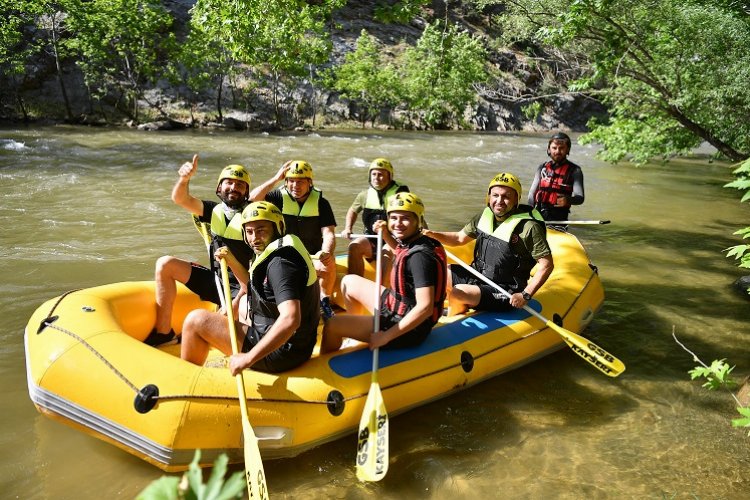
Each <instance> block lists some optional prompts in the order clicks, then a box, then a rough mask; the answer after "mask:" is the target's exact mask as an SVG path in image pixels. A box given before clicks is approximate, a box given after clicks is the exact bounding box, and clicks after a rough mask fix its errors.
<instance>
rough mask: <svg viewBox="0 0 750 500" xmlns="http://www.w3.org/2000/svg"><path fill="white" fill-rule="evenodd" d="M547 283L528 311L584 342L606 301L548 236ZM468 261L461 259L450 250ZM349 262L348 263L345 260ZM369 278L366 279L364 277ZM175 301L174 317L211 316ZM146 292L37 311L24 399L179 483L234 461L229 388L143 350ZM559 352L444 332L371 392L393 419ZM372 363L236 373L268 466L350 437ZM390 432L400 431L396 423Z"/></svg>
mask: <svg viewBox="0 0 750 500" xmlns="http://www.w3.org/2000/svg"><path fill="white" fill-rule="evenodd" d="M548 236H549V242H550V245H551V247H552V249H553V256H554V261H555V270H554V272H553V273H552V275H551V276H550V278H549V280H548V281H547V283H546V284H545V285H544V287H543V288H542V289H541V290H540V291H539V292H538V293H537V295H536V296H535V297H534V299H533V300H532V302H531V306H532V307H533V308H534V309H535V310H537V311H539V312H541V314H542V315H544V316H545V317H547V318H549V319H553V318H554V320H555V321H557V322H560V323H559V324H561V325H562V326H563V327H564V328H566V329H568V330H570V331H573V332H580V331H582V330H583V329H584V328H585V327H586V326H587V325H588V324H589V322H590V321H591V320H592V318H593V316H594V314H595V312H596V311H597V310H598V309H599V307H600V306H601V304H602V302H603V300H604V291H603V289H602V285H601V282H600V280H599V277H598V275H597V273H596V268H595V267H594V266H592V265H591V263H590V262H589V259H588V256H587V255H586V252H585V251H584V249H583V248H582V246H581V245H580V243H579V242H578V240H577V239H576V238H575V236H573V235H571V234H567V233H561V232H558V231H554V230H549V231H548ZM450 250H451V251H452V252H453V253H454V254H457V255H458V256H459V257H460V258H462V259H465V260H466V261H470V256H471V251H472V248H471V247H470V246H466V247H462V248H452V249H450ZM344 261H345V259H344ZM370 272H372V270H370ZM212 306H213V305H212V304H209V303H206V302H201V301H200V300H199V299H198V298H197V297H196V296H195V295H193V294H192V293H190V292H189V291H188V290H187V289H185V288H184V287H181V288H180V289H179V297H178V299H177V302H176V306H175V309H174V315H173V327H174V329H175V331H178V332H179V331H181V327H182V321H183V318H184V317H185V315H186V314H187V313H188V312H189V311H190V310H192V309H195V308H210V307H212ZM155 314H156V313H155V306H154V284H153V282H129V283H115V284H110V285H104V286H99V287H95V288H90V289H86V290H78V291H73V292H68V293H66V294H64V295H62V296H60V297H56V298H54V299H52V300H49V301H47V302H46V303H44V304H42V305H41V306H40V307H39V308H38V309H37V311H36V312H35V313H34V314H33V316H32V317H31V319H30V320H29V323H28V325H27V327H26V331H25V349H26V366H27V374H28V385H29V394H30V396H31V399H32V401H33V402H34V404H35V405H36V407H37V408H38V409H39V411H40V412H42V413H43V414H45V415H47V416H49V417H51V418H53V419H55V420H59V421H62V422H64V423H66V424H68V425H70V426H73V427H75V428H78V429H81V430H83V431H84V432H87V433H89V434H92V435H94V436H96V437H98V438H100V439H103V440H105V441H108V442H110V443H112V444H114V445H116V446H118V447H120V448H122V449H124V450H125V451H127V452H129V453H132V454H134V455H136V456H138V457H140V458H142V459H144V460H146V461H148V462H150V463H152V464H153V465H155V466H157V467H159V468H161V469H163V470H165V471H177V470H183V469H185V468H186V467H187V465H188V464H189V463H190V461H191V460H192V458H193V454H194V451H195V450H196V449H201V450H202V455H201V458H202V460H203V461H204V463H205V464H206V465H208V464H211V463H212V462H213V461H214V460H215V458H216V457H217V456H218V455H219V454H220V453H222V452H224V453H227V454H228V455H229V457H230V461H232V462H242V461H243V438H242V424H241V419H240V409H239V404H238V399H237V391H236V381H235V379H234V377H232V376H231V374H230V373H229V370H228V369H227V368H226V367H225V364H224V358H223V356H222V355H221V354H220V353H218V352H213V353H212V355H211V356H210V357H209V359H208V361H207V362H206V365H205V366H196V365H193V364H190V363H188V362H185V361H182V360H181V359H180V357H179V346H176V345H174V346H166V347H162V348H160V349H157V348H153V347H150V346H148V345H146V344H144V343H143V340H144V339H145V338H146V336H147V334H148V332H149V331H150V330H151V328H152V326H153V324H154V321H155ZM563 346H565V344H564V343H563V341H562V339H561V337H560V335H558V333H556V332H555V331H553V330H552V329H550V328H548V327H546V326H545V324H544V323H543V322H542V321H541V320H539V319H537V318H535V317H534V316H532V315H530V314H529V313H528V312H526V311H524V310H518V311H513V312H511V313H505V314H495V313H485V312H483V313H472V314H469V315H460V316H454V317H446V318H443V319H442V320H441V322H440V324H439V325H438V326H436V328H435V329H434V330H433V332H432V334H431V335H430V337H429V338H428V339H427V341H425V342H424V343H423V344H422V345H420V346H418V347H415V348H410V349H402V350H386V351H382V350H381V352H380V370H379V373H378V378H379V382H380V387H381V390H382V395H383V399H384V401H385V406H386V408H387V409H388V413H389V415H391V416H393V415H396V414H398V413H402V412H405V411H407V410H409V409H410V408H413V407H416V406H419V405H422V404H425V403H426V402H429V401H433V400H435V399H437V398H441V397H444V396H447V395H449V394H451V393H454V392H456V391H459V390H462V389H464V388H466V387H468V386H471V385H473V384H476V383H478V382H480V381H482V380H485V379H487V378H489V377H493V376H495V375H498V374H499V373H502V372H504V371H507V370H511V369H513V368H517V367H519V366H521V365H523V364H525V363H528V362H530V361H533V360H535V359H537V358H540V357H542V356H544V355H546V354H549V353H550V352H552V351H555V350H557V349H559V348H561V347H563ZM371 367H372V354H371V352H370V351H369V350H368V349H366V348H363V345H362V344H360V345H357V346H354V347H349V348H346V349H342V350H341V351H338V352H335V353H331V354H327V355H324V356H318V355H317V354H316V355H314V356H313V358H312V359H311V360H310V361H308V362H307V363H305V364H304V365H302V366H301V367H299V368H297V369H295V370H293V371H290V372H286V373H283V374H278V375H272V374H265V373H259V372H253V371H246V372H245V377H244V379H245V385H246V388H245V390H246V393H247V398H248V405H249V411H250V414H249V417H250V422H251V424H252V426H253V429H254V430H255V433H256V435H257V436H258V440H259V446H260V449H261V453H262V455H263V456H264V457H265V458H273V457H288V456H293V455H296V454H298V453H300V452H303V451H305V450H307V449H310V448H312V447H315V446H318V445H320V444H322V443H325V442H327V441H331V440H334V439H337V438H339V437H341V436H345V435H347V434H351V433H354V432H355V431H356V430H357V427H358V424H359V419H360V416H361V415H362V409H363V406H364V404H365V400H366V398H367V394H368V391H369V388H370V381H371V380H370V372H371ZM396 422H397V421H396Z"/></svg>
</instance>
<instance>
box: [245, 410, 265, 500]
mask: <svg viewBox="0 0 750 500" xmlns="http://www.w3.org/2000/svg"><path fill="white" fill-rule="evenodd" d="M242 423H243V426H242V434H243V435H244V438H245V479H246V480H247V494H248V496H249V497H250V498H251V499H253V500H254V499H262V500H268V488H267V487H266V474H265V472H264V470H263V460H262V459H261V458H260V450H259V449H258V438H256V437H255V433H254V432H253V428H252V427H250V425H249V423H248V422H247V421H246V420H245V421H243V422H242Z"/></svg>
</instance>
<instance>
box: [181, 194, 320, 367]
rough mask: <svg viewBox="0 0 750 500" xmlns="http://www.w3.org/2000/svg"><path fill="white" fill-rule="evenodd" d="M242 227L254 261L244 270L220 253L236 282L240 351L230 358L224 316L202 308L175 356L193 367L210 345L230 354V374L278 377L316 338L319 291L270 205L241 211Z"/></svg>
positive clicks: (307, 262)
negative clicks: (247, 372)
mask: <svg viewBox="0 0 750 500" xmlns="http://www.w3.org/2000/svg"><path fill="white" fill-rule="evenodd" d="M241 217H242V227H243V232H244V237H245V240H246V241H247V244H248V245H250V247H252V249H253V252H254V253H255V259H254V260H253V264H252V266H251V267H250V270H249V272H248V271H247V270H246V269H245V268H244V267H243V266H242V265H241V263H240V262H238V261H237V259H235V258H234V256H233V255H232V254H231V253H230V252H228V251H226V249H222V250H220V251H217V255H216V258H217V259H221V258H225V259H227V264H228V265H229V267H231V268H232V269H233V270H234V272H235V274H236V275H237V277H238V278H239V279H241V280H242V284H243V285H242V292H241V295H242V300H240V303H239V307H238V309H239V311H238V312H239V314H238V321H237V323H236V325H235V326H236V333H237V345H239V346H241V349H240V350H241V353H239V354H236V355H232V344H231V340H230V338H229V326H228V324H227V317H226V315H224V314H222V313H217V312H210V311H207V310H205V309H196V310H194V311H191V312H190V313H189V314H188V315H187V317H186V318H185V324H184V326H183V333H182V336H183V340H182V346H181V352H180V356H181V357H182V359H185V360H187V361H190V362H191V363H195V364H198V365H202V364H203V363H204V362H205V361H206V357H207V356H208V351H209V349H210V347H211V346H213V347H216V348H217V349H219V350H220V351H221V352H223V353H224V354H226V355H228V356H230V355H231V358H230V359H229V368H230V369H231V371H232V374H233V375H236V374H238V373H239V372H240V371H242V370H244V369H246V368H252V369H253V370H258V371H264V372H270V373H278V372H283V371H286V370H291V369H292V368H295V367H297V366H299V365H301V364H302V363H304V362H305V361H306V360H308V359H310V356H311V355H312V351H313V347H314V346H315V341H316V339H317V333H318V322H319V320H320V308H319V305H318V301H319V296H320V290H319V285H318V280H317V277H316V275H315V268H314V267H313V263H312V260H311V259H310V255H309V254H308V253H307V250H305V247H304V245H303V244H302V241H301V240H300V239H299V238H298V237H297V236H295V235H292V234H286V235H285V234H284V217H283V216H282V214H281V211H280V210H279V209H278V208H277V207H276V206H275V205H273V204H272V203H269V202H267V201H258V202H254V203H251V204H250V205H248V206H247V207H246V208H245V210H244V211H243V212H242V216H241Z"/></svg>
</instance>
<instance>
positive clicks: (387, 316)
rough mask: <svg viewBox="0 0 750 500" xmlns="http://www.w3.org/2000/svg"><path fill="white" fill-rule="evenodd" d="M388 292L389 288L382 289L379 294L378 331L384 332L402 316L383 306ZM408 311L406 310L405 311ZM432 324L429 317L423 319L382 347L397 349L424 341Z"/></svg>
mask: <svg viewBox="0 0 750 500" xmlns="http://www.w3.org/2000/svg"><path fill="white" fill-rule="evenodd" d="M389 293H390V290H388V289H385V290H383V293H382V295H381V296H380V331H381V332H384V331H386V330H387V329H389V328H390V327H392V326H393V325H395V324H396V323H398V322H399V321H400V320H401V318H402V317H403V316H399V315H397V314H395V313H393V312H392V311H390V310H389V309H387V308H386V306H385V298H386V297H387V295H388V294H389ZM407 312H408V311H407ZM433 326H434V324H433V323H432V322H431V321H430V319H429V318H428V319H426V320H424V321H423V322H422V323H421V324H419V325H417V327H416V328H413V329H412V330H409V331H408V332H406V333H404V334H403V335H399V336H398V337H396V338H395V339H393V340H391V341H390V342H388V343H387V344H386V345H384V346H383V347H382V349H384V350H387V349H399V348H402V347H414V346H417V345H419V344H421V343H422V342H424V341H425V339H426V338H427V336H428V335H429V334H430V332H431V331H432V327H433Z"/></svg>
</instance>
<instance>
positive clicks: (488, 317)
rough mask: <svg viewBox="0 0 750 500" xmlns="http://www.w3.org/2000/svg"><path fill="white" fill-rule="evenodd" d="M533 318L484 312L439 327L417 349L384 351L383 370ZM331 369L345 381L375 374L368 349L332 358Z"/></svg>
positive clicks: (534, 305) (519, 311) (517, 312)
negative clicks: (345, 379)
mask: <svg viewBox="0 0 750 500" xmlns="http://www.w3.org/2000/svg"><path fill="white" fill-rule="evenodd" d="M529 306H531V308H532V309H534V310H535V311H537V312H539V311H541V310H542V304H540V303H539V302H537V301H536V300H533V301H531V303H529ZM530 316H531V313H529V312H526V310H525V309H514V310H512V311H508V312H503V313H494V312H480V313H477V314H474V315H472V316H469V317H467V318H465V319H463V320H461V321H454V322H453V323H448V324H445V325H441V326H438V327H436V328H435V329H433V330H432V332H431V333H430V335H429V336H428V337H427V339H426V340H425V341H424V342H422V343H421V344H420V345H418V346H416V347H408V348H402V349H380V356H379V357H378V361H379V367H380V368H385V367H387V366H391V365H395V364H397V363H401V362H404V361H409V360H412V359H416V358H419V357H422V356H426V355H428V354H432V353H434V352H437V351H441V350H443V349H447V348H450V347H453V346H455V345H458V344H462V343H464V342H466V341H469V340H471V339H474V338H476V337H479V336H481V335H484V334H486V333H488V332H491V331H495V330H498V329H501V328H504V327H506V326H510V325H512V324H514V323H517V322H519V321H524V320H526V319H527V318H529V317H530ZM328 365H329V366H330V367H331V370H333V372H334V373H336V374H337V375H339V376H341V377H346V378H353V377H357V376H359V375H362V374H365V373H370V371H371V370H372V352H371V351H370V350H369V349H366V348H365V349H360V350H358V351H354V352H348V353H344V354H340V355H338V356H334V357H332V358H331V359H330V360H329V361H328Z"/></svg>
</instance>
